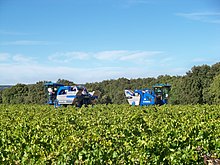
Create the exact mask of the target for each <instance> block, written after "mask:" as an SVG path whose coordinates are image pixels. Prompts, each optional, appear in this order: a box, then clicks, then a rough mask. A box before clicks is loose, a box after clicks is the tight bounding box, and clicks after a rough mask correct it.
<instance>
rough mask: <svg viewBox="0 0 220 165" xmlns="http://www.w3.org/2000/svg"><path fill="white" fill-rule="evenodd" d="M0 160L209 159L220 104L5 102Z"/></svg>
mask: <svg viewBox="0 0 220 165" xmlns="http://www.w3.org/2000/svg"><path fill="white" fill-rule="evenodd" d="M0 118H1V122H0V164H178V165H179V164H204V162H203V160H204V158H203V156H204V155H208V156H211V157H213V158H220V106H219V105H211V106H210V105H186V106H172V105H166V106H160V107H158V106H150V107H131V106H129V105H114V104H113V105H107V106H106V105H96V106H94V107H87V108H85V107H82V108H80V109H78V108H75V107H66V108H57V109H54V107H53V106H46V105H0Z"/></svg>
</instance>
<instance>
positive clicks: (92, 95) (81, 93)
mask: <svg viewBox="0 0 220 165" xmlns="http://www.w3.org/2000/svg"><path fill="white" fill-rule="evenodd" d="M44 86H45V88H46V92H47V93H48V101H47V104H49V105H54V106H55V107H58V106H61V105H63V106H67V105H75V106H76V107H82V105H85V106H87V105H89V104H92V105H93V104H95V102H96V100H97V99H98V97H99V95H100V92H99V91H93V92H88V91H87V89H86V88H85V87H84V86H83V85H75V86H65V85H63V84H58V83H53V82H49V83H45V84H44Z"/></svg>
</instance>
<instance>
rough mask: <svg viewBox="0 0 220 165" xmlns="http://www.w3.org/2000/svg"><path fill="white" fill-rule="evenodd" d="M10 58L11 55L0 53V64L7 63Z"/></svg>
mask: <svg viewBox="0 0 220 165" xmlns="http://www.w3.org/2000/svg"><path fill="white" fill-rule="evenodd" d="M9 58H10V54H9V53H0V62H4V61H7V60H8V59H9Z"/></svg>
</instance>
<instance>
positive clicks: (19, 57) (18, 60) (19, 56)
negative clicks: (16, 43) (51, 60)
mask: <svg viewBox="0 0 220 165" xmlns="http://www.w3.org/2000/svg"><path fill="white" fill-rule="evenodd" d="M12 60H13V61H14V62H16V63H20V64H23V63H33V62H35V61H34V58H33V57H27V56H24V55H22V54H15V55H14V56H12Z"/></svg>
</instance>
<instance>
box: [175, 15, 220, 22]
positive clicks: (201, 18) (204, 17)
mask: <svg viewBox="0 0 220 165" xmlns="http://www.w3.org/2000/svg"><path fill="white" fill-rule="evenodd" d="M176 15H178V16H181V17H185V18H187V19H191V20H196V21H202V22H207V23H217V24H219V23H220V12H200V13H196V12H195V13H177V14H176Z"/></svg>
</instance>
